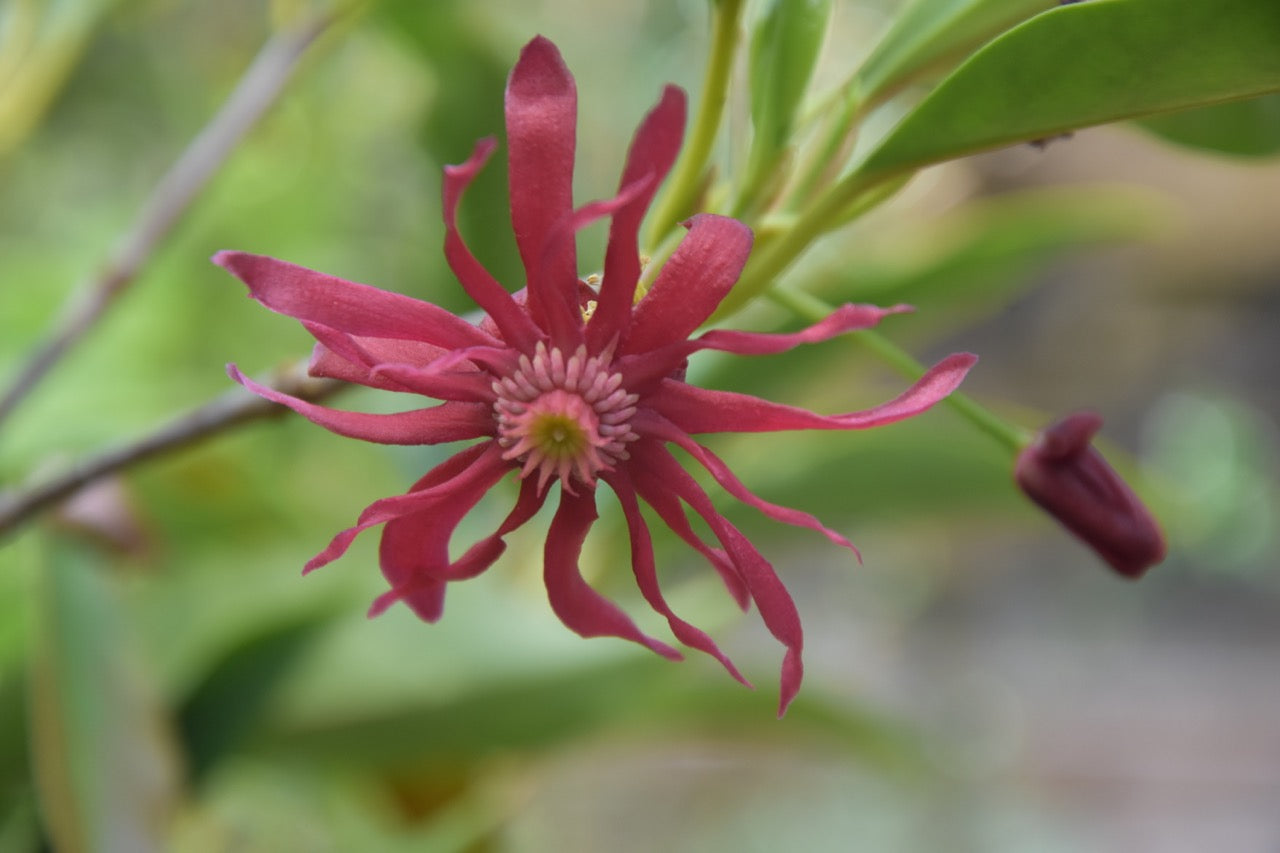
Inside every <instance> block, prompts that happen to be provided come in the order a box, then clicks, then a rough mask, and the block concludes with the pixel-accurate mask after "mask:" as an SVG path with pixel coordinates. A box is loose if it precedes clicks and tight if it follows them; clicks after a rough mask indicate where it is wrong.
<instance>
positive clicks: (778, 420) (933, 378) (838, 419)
mask: <svg viewBox="0 0 1280 853" xmlns="http://www.w3.org/2000/svg"><path fill="white" fill-rule="evenodd" d="M977 360H978V359H977V356H973V355H969V354H968V353H958V354H956V355H951V356H947V357H946V358H944V359H943V360H942V361H940V362H938V363H937V364H935V365H934V366H933V367H931V368H929V370H928V371H927V372H926V373H925V375H924V376H922V377H920V379H919V380H917V381H916V383H915V384H914V385H912V386H911V387H910V388H908V389H907V390H906V391H904V392H903V393H902V394H900V395H898V396H897V397H895V398H894V399H892V400H890V401H889V402H887V403H882V404H881V405H879V406H876V407H874V408H871V409H866V410H863V411H859V412H847V413H845V414H842V415H819V414H816V413H814V412H810V411H807V410H805V409H798V408H795V407H793V406H783V405H781V404H779V403H771V402H769V401H768V400H761V399H760V398H759V397H752V396H750V395H748V394H737V393H734V392H731V391H712V390H708V389H705V388H696V387H694V386H692V385H688V384H686V383H684V382H677V381H675V380H672V379H665V380H663V381H662V384H661V385H660V386H659V388H658V390H657V391H656V392H654V393H653V394H651V395H650V396H649V397H647V398H646V400H645V403H646V405H647V406H648V407H649V408H652V409H653V410H655V411H656V412H658V413H659V414H661V415H662V416H663V417H664V418H666V419H667V420H669V421H670V422H671V423H672V424H674V425H675V426H677V427H679V428H680V429H681V430H683V431H685V432H687V433H693V434H697V433H709V432H778V431H784V430H797V429H868V428H870V427H876V426H883V425H884V424H891V423H894V422H895V421H900V420H903V419H904V418H909V417H912V416H914V415H918V414H920V413H921V412H924V411H926V410H928V409H929V408H930V407H932V406H933V405H934V404H936V403H937V402H938V401H939V400H942V399H943V398H944V397H946V396H947V395H948V394H950V393H951V392H952V391H954V390H955V389H956V388H957V387H958V386H959V385H960V382H961V380H963V379H964V377H965V374H966V373H968V372H969V368H971V367H972V366H973V365H974V364H975V363H976V362H977Z"/></svg>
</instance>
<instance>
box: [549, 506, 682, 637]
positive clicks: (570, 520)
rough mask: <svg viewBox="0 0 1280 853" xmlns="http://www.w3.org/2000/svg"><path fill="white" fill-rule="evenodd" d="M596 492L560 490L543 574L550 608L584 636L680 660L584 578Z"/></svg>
mask: <svg viewBox="0 0 1280 853" xmlns="http://www.w3.org/2000/svg"><path fill="white" fill-rule="evenodd" d="M596 518H597V516H596V497H595V492H594V491H585V490H584V492H583V493H582V494H578V495H574V494H570V493H569V492H567V491H562V492H561V493H560V506H559V507H558V508H557V509H556V514H555V517H554V518H552V519H551V527H550V529H549V530H548V531H547V544H546V549H545V550H544V558H543V559H544V562H543V579H544V580H545V582H546V585H547V598H548V600H549V601H550V602H551V609H552V610H554V611H555V614H556V616H559V617H560V621H561V622H563V623H564V625H565V627H566V628H568V629H569V630H571V631H573V632H574V633H576V634H578V635H580V636H582V637H618V638H620V639H623V640H631V641H633V642H636V643H639V644H640V645H642V646H645V647H647V648H649V649H652V650H653V651H655V652H657V653H658V654H660V655H662V656H663V657H665V658H670V659H671V660H682V659H683V655H681V654H680V652H678V651H676V650H675V649H673V648H672V647H671V646H668V645H667V644H666V643H662V642H659V641H658V640H655V639H653V638H652V637H649V636H646V635H645V634H643V633H641V631H640V629H639V628H637V627H636V624H635V623H634V622H632V621H631V618H630V617H629V616H627V615H626V614H625V613H623V612H622V611H621V610H620V609H618V606H617V605H616V604H614V603H613V602H611V601H609V600H608V599H606V598H605V597H603V596H602V595H600V594H599V593H598V592H596V591H595V590H594V589H592V588H591V586H590V585H589V584H588V583H587V582H586V581H585V580H583V579H582V575H581V574H580V573H579V571H578V557H579V556H580V555H581V553H582V543H583V542H584V541H585V540H586V538H587V531H588V530H589V529H590V528H591V525H592V523H594V522H595V520H596Z"/></svg>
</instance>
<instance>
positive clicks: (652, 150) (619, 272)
mask: <svg viewBox="0 0 1280 853" xmlns="http://www.w3.org/2000/svg"><path fill="white" fill-rule="evenodd" d="M684 122H685V96H684V92H683V91H681V90H680V89H679V88H677V87H675V86H667V87H666V88H665V89H664V90H663V92H662V97H661V99H659V101H658V104H657V106H655V107H654V108H653V109H652V110H651V111H650V112H649V114H648V115H646V116H645V117H644V120H643V121H641V122H640V127H639V128H637V129H636V135H635V138H634V139H633V140H632V142H631V148H630V149H629V150H628V151H627V163H626V166H624V167H623V169H622V179H621V180H620V181H619V182H618V189H619V190H622V189H623V188H625V187H627V186H628V185H630V184H633V183H635V182H636V181H639V180H641V179H642V178H644V177H646V176H649V175H651V176H652V180H651V181H650V182H649V184H648V185H647V186H646V187H645V191H644V192H643V193H640V194H638V195H637V196H636V197H635V198H634V199H632V200H631V202H630V203H629V204H627V205H625V206H624V207H622V208H620V209H618V210H617V211H616V212H615V213H614V214H613V219H612V221H610V223H609V243H608V248H607V249H606V250H605V256H604V280H603V281H602V282H601V284H600V299H599V302H598V304H597V306H596V310H595V313H594V314H592V316H591V322H590V323H588V324H587V348H588V349H590V350H591V351H592V352H600V351H601V350H602V349H603V348H604V347H606V346H608V345H609V342H610V341H612V340H614V339H615V338H616V339H618V340H619V341H621V340H624V339H625V338H626V333H627V330H628V327H629V326H630V321H631V309H632V306H633V305H634V302H635V293H636V284H637V283H638V282H639V280H640V247H639V234H640V222H641V220H643V219H644V214H645V211H647V210H648V209H649V203H650V202H652V201H653V194H654V193H655V192H656V191H657V189H658V186H659V185H660V184H661V183H662V181H663V180H664V179H665V178H666V176H667V173H668V172H670V171H671V166H672V165H673V164H674V163H675V160H676V156H677V155H678V154H679V153H680V143H681V141H682V140H683V139H684Z"/></svg>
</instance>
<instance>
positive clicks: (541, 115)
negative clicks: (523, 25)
mask: <svg viewBox="0 0 1280 853" xmlns="http://www.w3.org/2000/svg"><path fill="white" fill-rule="evenodd" d="M505 108H506V123H507V156H508V167H507V177H508V181H509V185H510V195H511V225H512V228H513V229H514V230H515V236H516V247H517V248H518V249H519V250H520V258H521V260H522V261H523V262H524V268H525V272H526V273H527V274H528V275H530V276H535V275H538V273H539V270H540V269H541V267H542V265H543V255H544V253H545V251H546V247H547V237H548V236H549V234H550V231H551V229H552V228H553V227H554V226H555V224H556V223H558V222H560V221H561V220H564V219H566V218H567V217H568V216H569V214H570V212H571V211H572V210H573V160H574V156H575V148H576V133H577V123H578V93H577V89H576V87H575V86H574V82H573V75H571V74H570V73H569V69H568V68H566V67H565V64H564V60H563V59H562V58H561V57H560V52H559V51H558V50H557V49H556V46H555V45H554V44H552V43H551V42H550V41H549V40H548V39H546V38H543V37H542V36H538V37H537V38H535V39H533V40H532V41H531V42H529V43H528V44H526V45H525V46H524V49H523V50H522V51H521V52H520V59H519V60H518V61H517V62H516V65H515V67H514V68H513V69H512V70H511V77H510V78H509V79H508V81H507V93H506V101H505ZM549 267H550V268H549V269H548V271H547V273H546V278H547V280H549V281H550V282H552V283H553V285H554V286H560V287H564V286H567V284H566V283H567V282H573V281H576V280H577V275H578V273H577V267H578V262H577V254H576V252H575V250H574V246H573V244H572V242H570V243H568V244H566V245H564V246H562V247H561V251H560V252H559V253H558V254H557V255H556V256H555V257H553V258H551V259H550V262H549ZM529 285H530V299H529V309H530V311H531V313H532V314H533V319H534V321H535V322H537V323H538V325H539V326H541V327H542V328H543V329H547V328H548V326H547V317H546V316H545V314H544V310H543V309H544V301H545V300H544V297H543V294H541V293H539V292H538V291H537V289H536V288H535V287H534V282H533V281H532V280H531V281H530V282H529Z"/></svg>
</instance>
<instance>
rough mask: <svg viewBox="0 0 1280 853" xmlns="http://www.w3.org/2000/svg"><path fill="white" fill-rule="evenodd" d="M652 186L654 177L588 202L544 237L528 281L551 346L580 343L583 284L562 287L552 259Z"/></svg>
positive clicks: (576, 282) (575, 281) (591, 294)
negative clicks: (540, 257) (544, 243)
mask: <svg viewBox="0 0 1280 853" xmlns="http://www.w3.org/2000/svg"><path fill="white" fill-rule="evenodd" d="M652 183H653V176H652V175H647V176H645V177H643V178H641V179H640V180H638V181H636V182H635V183H632V184H628V185H627V186H625V187H623V188H622V190H620V191H619V192H618V194H617V195H616V196H614V197H613V198H609V199H600V200H598V201H593V202H589V203H587V204H584V205H583V206H582V207H580V208H578V209H577V210H575V211H573V212H572V213H571V214H570V215H569V216H568V217H566V218H565V219H563V220H561V221H560V222H558V223H556V225H555V227H554V228H552V229H551V231H550V232H549V233H548V234H547V248H546V251H545V253H544V254H543V262H542V263H541V264H540V265H539V267H538V272H537V274H535V275H533V276H532V278H531V279H530V284H529V293H530V294H532V295H535V296H536V295H538V294H541V296H542V314H543V316H545V317H546V325H545V326H544V328H545V329H546V330H547V331H548V333H550V335H551V340H552V343H554V344H555V346H557V347H559V348H560V349H561V350H562V351H564V352H571V351H572V350H574V349H576V348H577V346H578V345H579V344H580V343H582V337H583V334H582V327H583V321H582V316H583V312H582V304H583V303H582V296H583V293H582V290H583V288H584V287H585V285H582V283H581V282H580V281H579V280H578V279H577V278H576V277H575V278H574V279H573V285H572V286H571V287H561V286H559V284H558V282H556V280H555V279H554V271H553V270H552V266H553V265H552V263H551V260H552V259H553V258H555V257H557V256H558V255H559V254H560V253H561V252H562V251H563V249H564V247H565V246H566V245H571V244H572V243H573V242H574V238H575V235H576V234H577V233H578V232H579V231H581V230H582V229H583V228H586V227H587V226H588V225H590V224H591V223H593V222H595V221H596V220H598V219H601V218H603V217H605V216H608V215H609V214H611V213H613V212H614V211H616V210H618V209H620V208H623V207H625V206H627V205H628V204H630V203H631V202H632V201H633V200H635V199H636V198H637V197H639V196H640V195H641V194H643V193H644V192H645V191H646V190H647V188H648V187H649V186H650V185H651V184H652ZM587 296H589V297H590V298H592V299H594V298H595V296H596V294H595V292H594V291H591V290H590V289H588V290H587Z"/></svg>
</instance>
